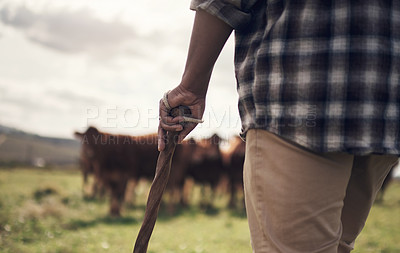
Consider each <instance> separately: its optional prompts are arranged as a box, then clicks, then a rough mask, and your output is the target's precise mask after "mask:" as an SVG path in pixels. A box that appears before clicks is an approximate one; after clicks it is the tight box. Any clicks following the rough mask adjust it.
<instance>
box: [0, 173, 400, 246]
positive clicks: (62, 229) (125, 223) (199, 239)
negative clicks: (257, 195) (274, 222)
mask: <svg viewBox="0 0 400 253" xmlns="http://www.w3.org/2000/svg"><path fill="white" fill-rule="evenodd" d="M81 183H82V181H81V176H80V174H79V172H78V171H60V170H38V169H13V170H7V169H2V170H0V252H4V253H6V252H7V253H8V252H10V253H11V252H12V253H14V252H17V253H19V252H21V253H24V252H33V253H34V252H59V253H68V252H79V253H81V252H82V253H85V252H96V253H97V252H131V250H132V246H133V243H134V240H135V238H136V235H137V232H138V230H139V228H140V225H141V221H142V218H143V214H144V203H145V198H146V196H145V194H144V193H146V192H147V188H146V189H142V191H141V192H144V193H143V194H139V196H138V200H137V202H138V206H136V207H130V208H129V207H126V208H125V209H124V210H123V217H122V218H110V217H108V216H107V212H108V202H107V200H103V201H100V200H97V201H93V200H92V201H89V200H84V198H83V197H82V185H81ZM141 187H145V186H143V185H142V186H141ZM139 192H140V191H139ZM225 203H226V199H223V198H220V199H219V202H218V203H217V206H216V207H215V208H208V209H202V208H201V207H199V205H197V204H194V205H192V206H191V207H190V208H187V209H180V210H178V211H177V213H176V214H175V215H173V216H170V215H168V214H167V213H166V212H165V211H164V209H161V211H160V216H159V219H158V220H157V223H156V227H155V230H154V233H153V235H152V239H151V241H150V245H149V251H148V252H149V253H150V252H153V253H167V252H188V253H191V252H193V253H200V252H213V253H214V252H218V253H220V252H222V253H223V252H229V253H231V252H240V253H241V252H244V253H246V252H251V247H250V243H249V241H250V239H249V232H248V227H247V220H246V217H245V215H244V213H243V212H242V211H236V212H234V211H229V210H227V209H226V208H224V205H225ZM399 211H400V184H399V183H394V184H392V185H391V186H390V187H389V188H388V192H387V195H386V196H385V202H384V203H383V204H380V205H375V206H374V208H373V210H372V212H371V215H370V218H369V220H368V222H367V225H366V229H365V230H364V231H363V233H362V235H361V236H360V238H359V240H358V241H357V243H356V250H355V251H354V252H357V253H361V252H362V253H364V252H374V253H375V252H400V246H398V245H400V244H399V243H398V239H399V235H400V216H399Z"/></svg>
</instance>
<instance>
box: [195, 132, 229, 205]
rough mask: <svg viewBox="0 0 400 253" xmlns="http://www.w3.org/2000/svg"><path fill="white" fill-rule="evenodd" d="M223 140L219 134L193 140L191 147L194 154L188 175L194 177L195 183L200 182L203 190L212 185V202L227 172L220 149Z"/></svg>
mask: <svg viewBox="0 0 400 253" xmlns="http://www.w3.org/2000/svg"><path fill="white" fill-rule="evenodd" d="M221 140H222V139H221V138H220V137H219V136H218V135H217V134H213V135H212V136H211V137H209V138H204V139H200V140H198V141H194V140H193V142H195V145H194V147H193V148H192V149H191V152H192V154H191V158H190V163H189V168H188V169H187V176H188V177H189V178H192V179H193V181H194V182H195V183H197V184H200V185H201V186H202V191H204V187H205V186H207V185H208V186H210V187H211V190H212V196H211V202H212V201H213V198H214V195H215V192H216V188H217V186H218V185H219V183H220V182H221V179H222V177H223V176H224V173H225V171H224V167H223V162H222V154H221V150H220V143H221ZM203 196H204V194H203Z"/></svg>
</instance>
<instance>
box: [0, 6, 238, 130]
mask: <svg viewBox="0 0 400 253" xmlns="http://www.w3.org/2000/svg"><path fill="white" fill-rule="evenodd" d="M166 3H167V2H166V1H162V0H153V1H138V0H96V1H94V0H57V1H54V0H27V1H23V0H0V124H2V125H6V126H10V127H15V128H18V129H21V130H24V131H27V132H32V133H36V134H40V135H44V136H53V137H63V138H73V132H74V131H85V129H86V128H87V127H88V126H95V127H97V128H99V129H100V130H102V131H105V132H111V133H119V134H129V135H142V134H148V133H155V132H156V131H157V126H158V102H159V100H160V98H161V97H162V95H163V93H164V92H165V91H167V90H170V89H172V88H174V87H175V86H176V85H178V84H179V81H180V78H181V76H182V73H183V68H184V65H185V61H186V53H187V50H188V46H189V40H190V33H191V28H192V25H193V18H194V14H195V13H194V12H193V11H191V10H189V3H190V1H188V0H174V1H168V4H166ZM233 51H234V46H233V35H232V36H231V38H230V39H229V40H228V42H227V44H226V45H225V48H224V50H223V51H222V53H221V55H220V57H219V59H218V61H217V63H216V65H215V68H214V73H213V76H212V79H211V82H210V88H209V92H208V96H207V102H206V103H207V105H206V106H207V107H206V111H205V114H204V120H205V122H204V123H203V124H202V125H199V126H198V127H197V128H196V129H195V130H194V131H193V132H192V134H191V136H194V137H196V138H202V137H208V136H210V135H211V134H212V133H215V132H216V133H218V134H220V135H221V136H222V137H224V138H229V137H230V136H232V135H234V134H238V133H239V132H240V127H241V126H240V119H239V114H238V109H237V100H238V95H237V92H236V81H235V77H234V67H233Z"/></svg>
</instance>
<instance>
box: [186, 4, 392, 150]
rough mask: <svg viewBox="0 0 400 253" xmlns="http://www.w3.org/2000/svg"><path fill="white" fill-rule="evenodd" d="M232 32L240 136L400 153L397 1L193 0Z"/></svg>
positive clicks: (315, 147) (194, 6)
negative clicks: (255, 132)
mask: <svg viewBox="0 0 400 253" xmlns="http://www.w3.org/2000/svg"><path fill="white" fill-rule="evenodd" d="M191 9H193V10H198V9H202V10H204V11H206V12H208V13H210V14H212V15H215V16H217V17H218V18H220V19H221V20H223V21H224V22H226V23H227V24H229V25H230V26H231V27H233V28H234V30H235V44H236V48H235V72H236V79H237V89H238V93H239V112H240V117H241V120H242V134H243V135H245V133H246V132H247V130H249V129H252V128H258V129H265V130H268V131H270V132H272V133H275V134H277V135H279V136H281V137H283V138H285V139H287V140H291V141H293V142H295V143H297V144H300V145H302V146H303V147H306V148H308V149H311V150H313V151H317V152H347V153H351V154H359V155H362V154H370V153H378V154H397V155H399V154H400V0H391V1H390V0H307V1H306V0H258V1H257V0H247V1H245V0H192V2H191Z"/></svg>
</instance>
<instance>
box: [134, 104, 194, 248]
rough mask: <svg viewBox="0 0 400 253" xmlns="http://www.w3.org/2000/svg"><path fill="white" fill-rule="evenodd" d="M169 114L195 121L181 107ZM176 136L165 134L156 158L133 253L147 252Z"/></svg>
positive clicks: (171, 133) (188, 110)
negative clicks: (163, 143) (162, 145)
mask: <svg viewBox="0 0 400 253" xmlns="http://www.w3.org/2000/svg"><path fill="white" fill-rule="evenodd" d="M170 114H171V116H173V117H176V116H178V115H179V116H184V118H185V121H191V122H194V120H196V119H191V118H190V109H189V108H187V107H183V106H182V107H179V108H173V109H172V110H171V112H170ZM187 119H188V120H187ZM197 121H198V123H199V122H201V121H200V120H197ZM197 121H196V122H197ZM178 135H179V132H173V131H168V132H167V140H166V145H165V149H164V150H163V151H161V152H160V154H159V156H158V160H157V166H156V174H155V176H154V180H153V183H152V184H151V188H150V193H149V197H148V199H147V206H146V211H145V214H144V220H143V223H142V227H141V228H140V231H139V234H138V237H137V238H136V243H135V246H134V249H133V253H146V252H147V246H148V244H149V240H150V237H151V234H152V232H153V228H154V225H155V223H156V220H157V214H158V209H159V208H160V202H161V198H162V195H163V192H164V190H165V187H166V186H167V183H168V178H169V173H170V171H171V162H172V156H173V155H174V151H175V147H176V143H177V137H178Z"/></svg>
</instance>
